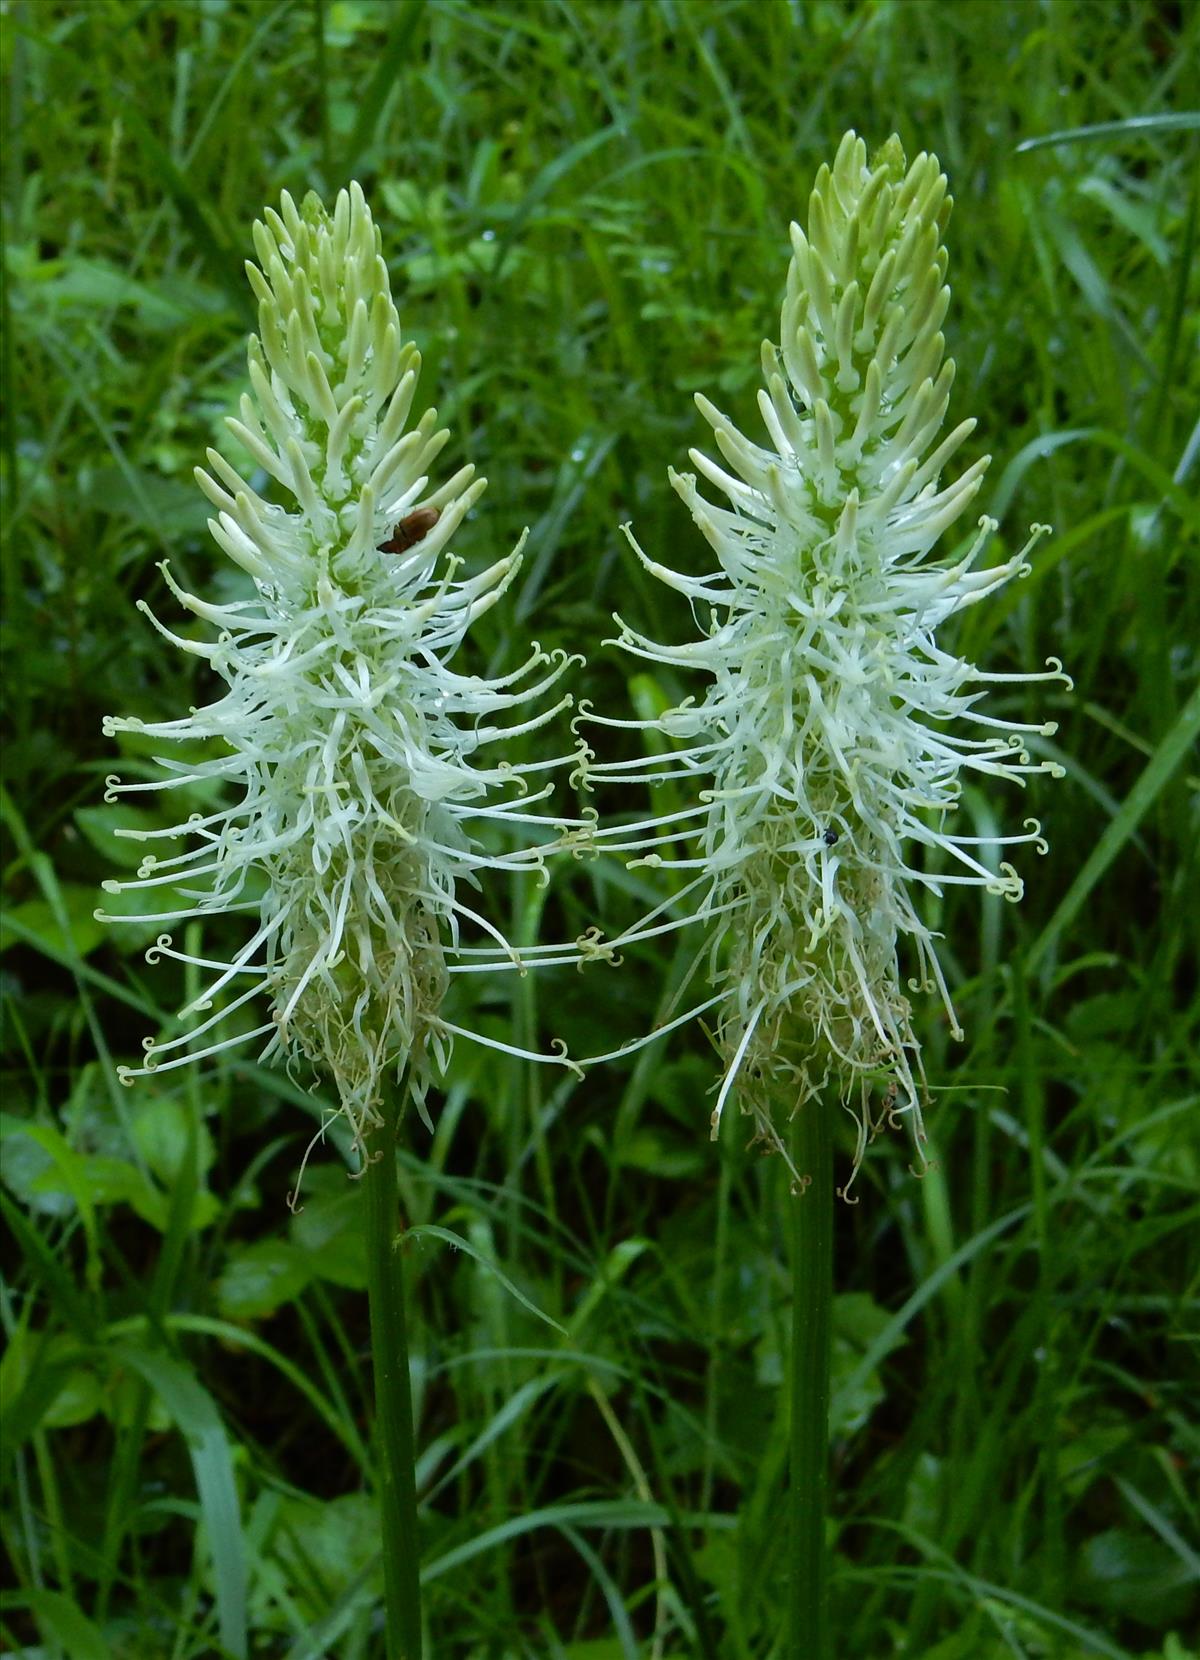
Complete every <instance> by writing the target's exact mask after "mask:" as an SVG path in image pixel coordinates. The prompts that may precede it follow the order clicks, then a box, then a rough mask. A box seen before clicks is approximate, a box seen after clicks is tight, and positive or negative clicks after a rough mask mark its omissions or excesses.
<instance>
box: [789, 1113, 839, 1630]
mask: <svg viewBox="0 0 1200 1660" xmlns="http://www.w3.org/2000/svg"><path fill="white" fill-rule="evenodd" d="M792 1158H793V1161H794V1163H795V1166H796V1170H797V1172H798V1173H799V1175H800V1178H801V1183H802V1188H801V1191H799V1192H797V1193H794V1194H792V1195H791V1196H790V1198H789V1200H788V1215H789V1218H790V1221H791V1244H792V1366H791V1454H792V1457H791V1496H790V1505H789V1511H790V1517H791V1542H790V1556H791V1570H792V1572H791V1594H790V1597H789V1642H788V1647H787V1651H786V1652H787V1655H788V1657H789V1660H829V1656H830V1654H831V1648H830V1630H829V1583H828V1566H827V1561H826V1550H825V1505H826V1495H827V1492H828V1483H829V1478H828V1467H829V1331H830V1317H831V1310H832V1304H833V1154H832V1144H831V1136H830V1122H829V1112H828V1110H827V1108H826V1105H825V1103H824V1102H822V1101H819V1100H815V1101H810V1102H808V1103H807V1104H806V1105H805V1106H803V1107H801V1108H800V1110H799V1112H797V1113H796V1115H795V1118H794V1119H793V1121H792ZM805 1178H807V1180H805Z"/></svg>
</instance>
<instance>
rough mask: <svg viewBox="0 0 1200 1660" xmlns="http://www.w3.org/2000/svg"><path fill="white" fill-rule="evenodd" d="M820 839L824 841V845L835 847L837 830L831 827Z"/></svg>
mask: <svg viewBox="0 0 1200 1660" xmlns="http://www.w3.org/2000/svg"><path fill="white" fill-rule="evenodd" d="M822 840H823V841H824V843H825V846H826V847H836V846H837V841H838V833H837V831H836V830H832V829H831V830H826V832H825V835H824V836H823V838H822Z"/></svg>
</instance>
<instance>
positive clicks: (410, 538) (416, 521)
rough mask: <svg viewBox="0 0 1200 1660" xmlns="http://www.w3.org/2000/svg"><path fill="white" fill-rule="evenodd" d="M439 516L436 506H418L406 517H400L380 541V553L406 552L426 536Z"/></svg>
mask: <svg viewBox="0 0 1200 1660" xmlns="http://www.w3.org/2000/svg"><path fill="white" fill-rule="evenodd" d="M441 516H442V515H441V513H440V512H439V511H438V509H437V508H436V507H418V508H417V510H416V512H415V513H410V514H409V515H408V517H407V519H401V521H400V523H399V524H398V525H397V526H396V527H395V529H394V530H393V531H392V534H391V535H390V536H389V537H388V539H387V541H386V542H380V544H379V551H380V553H407V552H408V550H409V548H415V547H416V545H417V543H418V542H420V541H422V540H423V539H424V538H425V537H426V536H428V534H429V532H430V531H431V530H432V529H433V527H434V525H435V524H437V522H438V520H439V519H440V518H441Z"/></svg>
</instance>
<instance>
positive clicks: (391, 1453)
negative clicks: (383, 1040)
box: [363, 1120, 421, 1660]
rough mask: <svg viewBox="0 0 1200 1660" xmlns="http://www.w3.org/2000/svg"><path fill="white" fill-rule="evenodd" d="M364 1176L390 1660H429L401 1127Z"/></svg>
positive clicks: (385, 1137) (388, 1129)
mask: <svg viewBox="0 0 1200 1660" xmlns="http://www.w3.org/2000/svg"><path fill="white" fill-rule="evenodd" d="M379 1143H380V1145H379V1146H378V1147H377V1148H376V1149H375V1150H374V1157H373V1159H372V1161H371V1162H370V1163H369V1164H368V1165H367V1169H366V1173H365V1174H364V1176H363V1185H364V1187H365V1188H366V1205H367V1298H368V1302H369V1305H370V1311H371V1355H372V1358H373V1360H374V1363H375V1434H376V1444H377V1454H378V1458H379V1495H380V1503H381V1507H382V1511H383V1516H382V1522H383V1528H382V1536H383V1590H384V1605H385V1608H386V1613H387V1654H388V1660H421V1585H420V1578H419V1570H420V1561H421V1552H420V1539H419V1536H418V1532H417V1487H416V1476H415V1471H414V1464H415V1447H414V1442H413V1411H412V1387H411V1384H410V1382H409V1375H408V1330H407V1326H406V1324H405V1318H404V1268H403V1264H402V1262H401V1260H400V1254H399V1252H398V1251H397V1250H396V1236H397V1233H398V1232H399V1222H400V1219H399V1212H398V1207H397V1201H396V1149H395V1121H394V1120H393V1121H392V1122H390V1123H389V1124H387V1125H386V1126H385V1127H384V1129H383V1131H382V1132H381V1133H380V1135H379Z"/></svg>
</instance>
